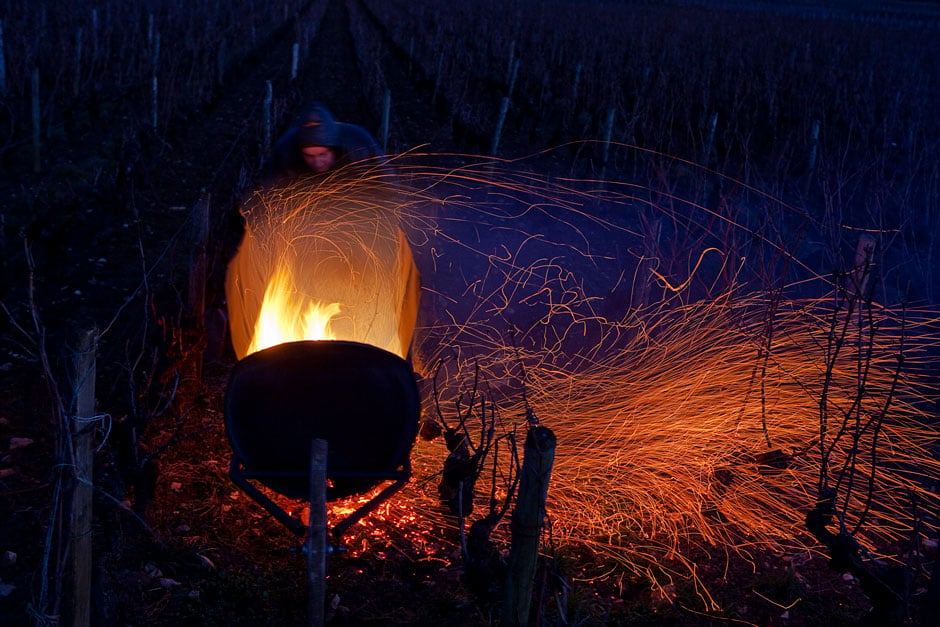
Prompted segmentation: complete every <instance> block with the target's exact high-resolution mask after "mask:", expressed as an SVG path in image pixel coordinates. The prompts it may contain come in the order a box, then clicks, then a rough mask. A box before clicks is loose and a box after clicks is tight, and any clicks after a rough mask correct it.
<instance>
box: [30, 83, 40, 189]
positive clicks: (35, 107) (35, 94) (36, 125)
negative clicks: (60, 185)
mask: <svg viewBox="0 0 940 627" xmlns="http://www.w3.org/2000/svg"><path fill="white" fill-rule="evenodd" d="M31 91H32V101H33V102H32V114H33V172H35V173H36V174H39V170H40V160H39V144H40V126H41V124H40V118H39V68H38V67H34V68H33V76H32V90H31Z"/></svg>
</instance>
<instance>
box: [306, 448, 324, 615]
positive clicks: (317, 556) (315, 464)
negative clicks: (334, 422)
mask: <svg viewBox="0 0 940 627" xmlns="http://www.w3.org/2000/svg"><path fill="white" fill-rule="evenodd" d="M326 457H327V443H326V440H321V439H319V438H317V439H314V440H312V441H311V442H310V524H309V525H308V527H307V586H308V592H309V598H308V600H307V602H308V606H307V607H308V614H309V618H310V625H311V627H321V626H322V625H323V624H324V622H325V618H326V617H325V608H326V604H325V600H326V547H327V533H326Z"/></svg>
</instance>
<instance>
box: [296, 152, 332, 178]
mask: <svg viewBox="0 0 940 627" xmlns="http://www.w3.org/2000/svg"><path fill="white" fill-rule="evenodd" d="M300 154H301V155H303V158H304V161H305V162H306V163H307V167H309V168H310V169H311V170H313V171H314V172H326V171H327V170H329V169H330V168H332V167H333V164H334V163H336V153H334V152H333V149H332V148H329V147H328V146H307V147H305V148H301V149H300Z"/></svg>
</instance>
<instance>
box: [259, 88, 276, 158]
mask: <svg viewBox="0 0 940 627" xmlns="http://www.w3.org/2000/svg"><path fill="white" fill-rule="evenodd" d="M273 101H274V87H273V86H272V85H271V81H265V83H264V110H263V111H262V114H261V115H262V118H263V120H264V145H263V148H264V153H265V154H267V153H268V152H270V150H271V124H272V122H273V121H272V114H271V106H272V102H273Z"/></svg>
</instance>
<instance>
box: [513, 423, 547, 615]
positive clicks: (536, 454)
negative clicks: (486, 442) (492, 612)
mask: <svg viewBox="0 0 940 627" xmlns="http://www.w3.org/2000/svg"><path fill="white" fill-rule="evenodd" d="M555 444H556V439H555V434H554V433H553V432H552V430H551V429H548V428H546V427H542V426H538V427H533V428H532V429H530V430H529V433H528V435H527V436H526V440H525V454H524V457H523V460H522V470H521V471H520V472H521V476H520V482H519V496H518V498H517V500H516V509H515V511H514V512H513V514H512V521H511V522H510V528H511V530H512V545H511V547H510V549H509V570H508V573H507V577H506V591H505V600H504V602H503V624H504V625H528V624H529V611H530V607H531V604H532V590H533V587H534V584H535V568H536V565H537V562H538V556H539V538H540V537H541V534H542V525H543V521H544V518H545V500H546V498H547V497H548V481H549V478H550V477H551V474H552V464H553V463H554V461H555Z"/></svg>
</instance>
